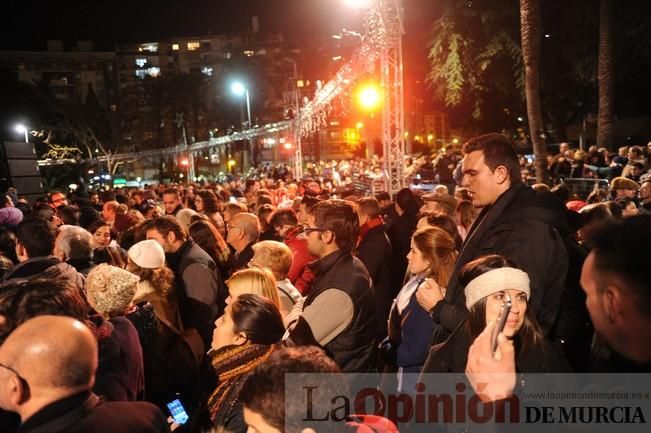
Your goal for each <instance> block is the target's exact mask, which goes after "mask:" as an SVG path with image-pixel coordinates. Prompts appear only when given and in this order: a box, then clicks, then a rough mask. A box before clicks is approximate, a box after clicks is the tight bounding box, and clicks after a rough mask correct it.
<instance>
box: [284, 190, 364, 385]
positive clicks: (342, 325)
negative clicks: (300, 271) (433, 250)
mask: <svg viewBox="0 0 651 433" xmlns="http://www.w3.org/2000/svg"><path fill="white" fill-rule="evenodd" d="M307 221H308V224H307V227H306V228H305V230H304V233H305V235H306V237H307V245H308V250H309V251H310V253H311V254H313V255H314V256H316V257H318V260H317V261H316V262H314V263H313V264H312V265H311V267H312V269H313V271H314V274H315V277H316V278H315V280H314V281H313V282H312V286H311V289H310V292H309V294H308V296H307V297H306V298H303V300H302V301H300V302H299V303H297V304H296V306H295V307H294V309H293V310H292V313H290V315H289V316H288V318H287V321H288V324H289V327H288V329H289V331H288V334H287V336H286V337H287V340H288V342H289V343H290V344H295V345H317V346H321V347H323V348H324V349H325V351H326V353H328V355H329V356H330V357H332V358H333V359H334V360H335V362H336V363H337V364H338V365H339V367H340V368H341V370H342V371H343V372H345V373H353V372H367V371H369V370H370V369H371V368H372V367H373V358H374V351H375V347H376V341H375V338H376V334H377V332H376V322H375V320H376V319H375V300H374V293H373V286H372V284H371V279H370V277H369V275H368V271H367V270H366V267H364V264H363V263H362V262H361V261H360V260H359V259H357V258H356V257H353V255H352V251H353V248H354V246H355V243H356V242H357V235H358V233H359V217H358V215H357V212H356V211H355V209H354V208H353V206H352V205H351V204H349V203H348V202H345V201H342V200H326V201H323V202H320V203H318V204H317V205H315V206H314V207H313V208H312V209H311V210H310V213H309V216H308V220H307ZM296 315H298V317H297V318H294V317H296Z"/></svg>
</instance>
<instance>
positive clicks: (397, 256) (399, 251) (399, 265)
mask: <svg viewBox="0 0 651 433" xmlns="http://www.w3.org/2000/svg"><path fill="white" fill-rule="evenodd" d="M416 224H418V209H413V210H410V211H408V212H405V213H403V214H402V215H400V216H399V217H398V218H397V219H396V220H395V222H394V223H393V225H392V226H391V227H389V229H388V230H387V235H389V240H390V241H391V248H392V252H391V257H392V261H393V270H394V272H393V282H392V284H393V287H395V289H396V290H399V289H400V287H402V283H403V282H404V279H405V273H406V272H407V254H408V253H409V248H410V246H411V235H413V234H414V231H415V230H416Z"/></svg>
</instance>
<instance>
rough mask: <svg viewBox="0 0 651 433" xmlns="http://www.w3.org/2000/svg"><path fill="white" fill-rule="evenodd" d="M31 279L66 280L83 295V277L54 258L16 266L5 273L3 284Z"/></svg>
mask: <svg viewBox="0 0 651 433" xmlns="http://www.w3.org/2000/svg"><path fill="white" fill-rule="evenodd" d="M33 278H46V279H55V278H62V279H66V280H69V281H70V282H71V283H72V284H73V285H74V286H75V287H77V288H78V289H79V292H80V293H81V294H82V295H83V294H84V293H85V290H84V282H85V278H84V276H83V275H82V274H80V273H79V272H77V270H76V269H75V268H73V267H72V266H70V265H69V264H67V263H65V262H62V261H61V260H59V259H58V258H57V257H55V256H45V257H34V258H33V259H28V260H25V261H24V262H22V263H19V264H17V265H16V266H14V268H13V269H11V270H10V271H9V272H8V273H7V275H6V276H5V279H4V281H3V283H4V282H7V281H9V280H14V281H16V280H31V279H33ZM1 291H2V285H0V292H1ZM84 298H85V296H84Z"/></svg>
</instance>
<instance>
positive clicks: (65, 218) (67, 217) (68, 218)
mask: <svg viewBox="0 0 651 433" xmlns="http://www.w3.org/2000/svg"><path fill="white" fill-rule="evenodd" d="M57 216H58V217H59V218H61V221H62V222H63V224H67V225H71V226H76V225H79V209H77V208H76V207H74V206H59V207H58V208H57Z"/></svg>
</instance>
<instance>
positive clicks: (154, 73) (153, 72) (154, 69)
mask: <svg viewBox="0 0 651 433" xmlns="http://www.w3.org/2000/svg"><path fill="white" fill-rule="evenodd" d="M147 74H148V75H149V76H150V77H158V76H159V75H160V68H159V67H157V66H154V67H151V68H147Z"/></svg>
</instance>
